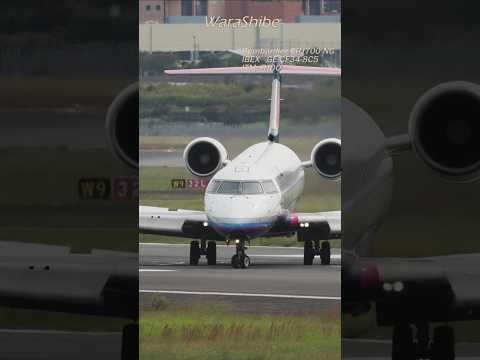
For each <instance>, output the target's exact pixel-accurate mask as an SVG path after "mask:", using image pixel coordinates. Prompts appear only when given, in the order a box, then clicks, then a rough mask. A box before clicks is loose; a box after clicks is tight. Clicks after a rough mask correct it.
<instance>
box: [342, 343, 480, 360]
mask: <svg viewBox="0 0 480 360" xmlns="http://www.w3.org/2000/svg"><path fill="white" fill-rule="evenodd" d="M391 351H392V343H391V341H388V340H375V339H342V359H352V360H370V359H375V360H390V359H391V357H390V354H391ZM455 354H456V357H455V359H457V360H473V359H478V354H480V344H479V343H461V342H460V343H457V344H456V346H455Z"/></svg>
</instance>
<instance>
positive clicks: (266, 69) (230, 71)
mask: <svg viewBox="0 0 480 360" xmlns="http://www.w3.org/2000/svg"><path fill="white" fill-rule="evenodd" d="M272 72H273V68H272V66H271V65H258V66H257V65H256V66H236V67H223V68H203V69H180V70H165V74H167V75H251V74H253V75H271V74H272ZM279 72H280V73H281V74H292V75H320V76H333V77H338V76H340V75H341V70H340V69H339V68H330V67H316V66H296V65H281V66H280V67H279Z"/></svg>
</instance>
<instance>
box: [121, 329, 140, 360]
mask: <svg viewBox="0 0 480 360" xmlns="http://www.w3.org/2000/svg"><path fill="white" fill-rule="evenodd" d="M121 356H122V357H121V358H122V360H127V359H138V324H128V325H126V326H125V327H124V328H123V331H122V355H121Z"/></svg>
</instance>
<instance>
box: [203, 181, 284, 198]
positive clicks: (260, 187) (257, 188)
mask: <svg viewBox="0 0 480 360" xmlns="http://www.w3.org/2000/svg"><path fill="white" fill-rule="evenodd" d="M277 192H278V190H277V188H276V186H275V184H274V183H273V182H272V181H271V180H267V181H262V182H260V181H226V180H225V181H223V180H213V181H212V182H210V184H208V187H207V193H211V194H224V195H257V194H265V193H267V194H274V193H277Z"/></svg>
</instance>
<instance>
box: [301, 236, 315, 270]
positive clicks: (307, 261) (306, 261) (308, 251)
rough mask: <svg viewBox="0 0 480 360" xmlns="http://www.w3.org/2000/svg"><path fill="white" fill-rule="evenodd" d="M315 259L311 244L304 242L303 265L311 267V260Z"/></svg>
mask: <svg viewBox="0 0 480 360" xmlns="http://www.w3.org/2000/svg"><path fill="white" fill-rule="evenodd" d="M314 258H315V251H314V250H313V244H312V242H311V241H305V243H304V244H303V265H313V259H314Z"/></svg>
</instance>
